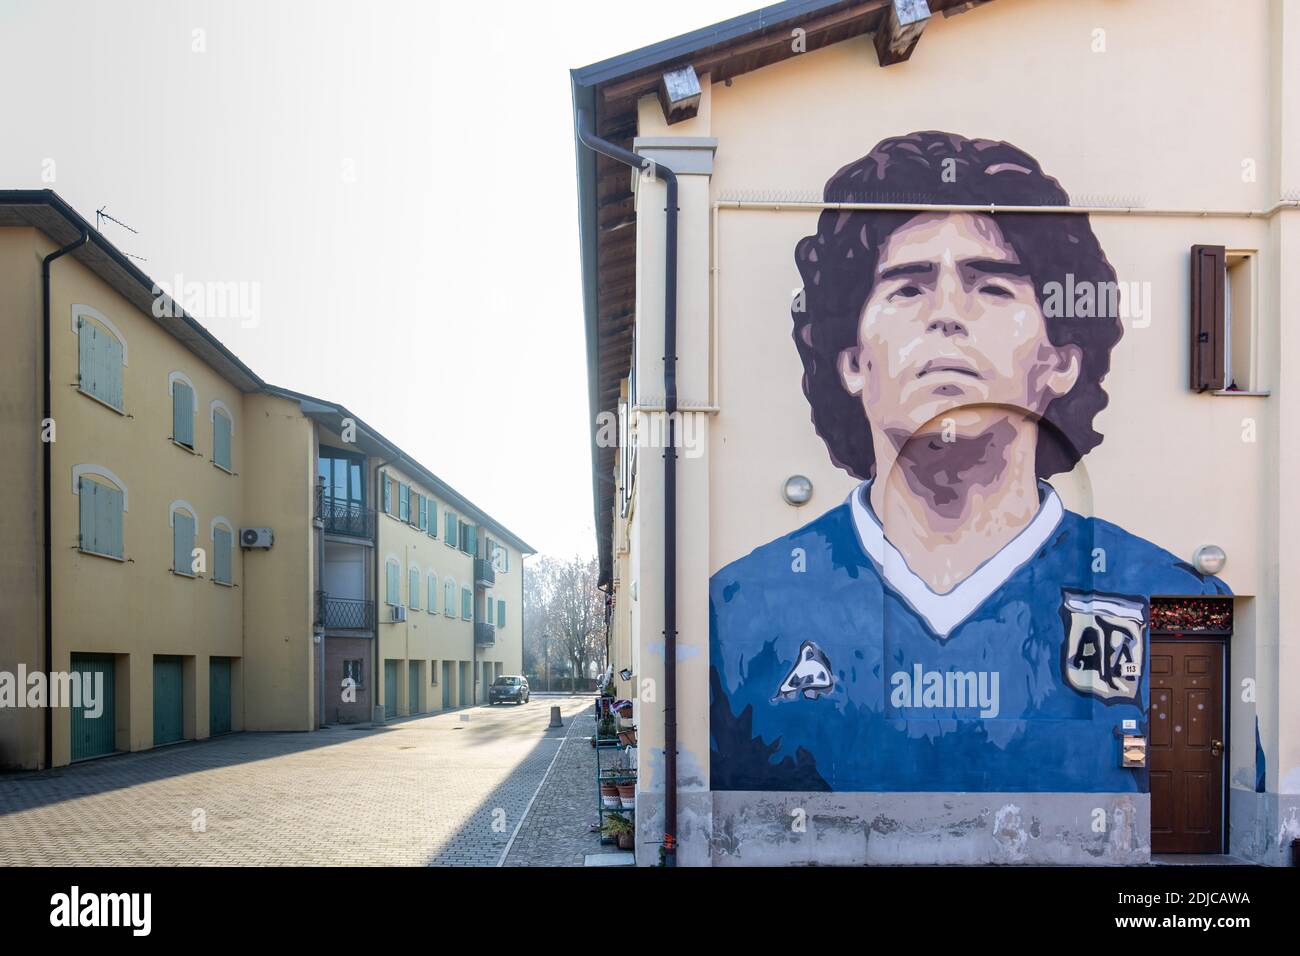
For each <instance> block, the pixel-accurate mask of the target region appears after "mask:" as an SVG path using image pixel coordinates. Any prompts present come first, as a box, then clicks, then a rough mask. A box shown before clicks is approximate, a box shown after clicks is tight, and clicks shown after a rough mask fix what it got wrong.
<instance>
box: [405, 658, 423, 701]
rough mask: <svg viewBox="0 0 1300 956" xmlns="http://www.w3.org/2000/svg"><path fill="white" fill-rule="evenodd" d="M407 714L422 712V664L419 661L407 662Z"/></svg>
mask: <svg viewBox="0 0 1300 956" xmlns="http://www.w3.org/2000/svg"><path fill="white" fill-rule="evenodd" d="M406 712H407V713H408V714H418V713H419V712H420V664H419V662H418V661H407V662H406Z"/></svg>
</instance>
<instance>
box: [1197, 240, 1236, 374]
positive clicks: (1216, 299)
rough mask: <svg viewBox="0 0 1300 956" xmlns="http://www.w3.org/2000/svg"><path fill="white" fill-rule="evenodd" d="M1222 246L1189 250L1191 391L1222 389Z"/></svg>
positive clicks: (1224, 268) (1224, 264)
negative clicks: (1190, 270)
mask: <svg viewBox="0 0 1300 956" xmlns="http://www.w3.org/2000/svg"><path fill="white" fill-rule="evenodd" d="M1226 274H1227V253H1226V251H1225V249H1224V247H1223V246H1192V388H1194V389H1196V390H1197V391H1198V392H1203V391H1205V390H1206V389H1211V388H1214V389H1218V388H1224V387H1225V386H1226V385H1227V382H1226V381H1225V380H1224V372H1225V370H1224V367H1223V349H1224V340H1225V329H1224V321H1225V320H1224V309H1223V306H1224V302H1223V297H1224V281H1225V276H1226Z"/></svg>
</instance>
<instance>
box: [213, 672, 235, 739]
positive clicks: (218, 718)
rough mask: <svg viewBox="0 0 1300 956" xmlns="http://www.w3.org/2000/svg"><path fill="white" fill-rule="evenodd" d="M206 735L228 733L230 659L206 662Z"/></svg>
mask: <svg viewBox="0 0 1300 956" xmlns="http://www.w3.org/2000/svg"><path fill="white" fill-rule="evenodd" d="M208 733H209V734H211V735H212V736H213V737H215V736H217V734H228V733H230V658H229V657H214V658H212V659H211V660H209V661H208Z"/></svg>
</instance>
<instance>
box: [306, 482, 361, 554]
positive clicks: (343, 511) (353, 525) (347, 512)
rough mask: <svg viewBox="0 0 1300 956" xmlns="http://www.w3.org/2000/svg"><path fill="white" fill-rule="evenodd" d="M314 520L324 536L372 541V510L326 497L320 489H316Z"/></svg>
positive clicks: (340, 499) (350, 502) (351, 502)
mask: <svg viewBox="0 0 1300 956" xmlns="http://www.w3.org/2000/svg"><path fill="white" fill-rule="evenodd" d="M316 518H317V520H319V521H320V523H321V528H323V529H324V531H325V533H326V534H341V535H345V536H347V537H349V538H364V539H365V540H367V541H372V540H374V537H375V509H374V508H367V507H365V506H364V505H362V504H360V503H359V502H356V501H347V500H344V499H342V498H329V497H326V496H325V494H324V492H323V491H322V489H320V488H317V489H316Z"/></svg>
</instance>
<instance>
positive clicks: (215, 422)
mask: <svg viewBox="0 0 1300 956" xmlns="http://www.w3.org/2000/svg"><path fill="white" fill-rule="evenodd" d="M212 460H213V461H215V462H216V463H217V464H218V465H220V466H221V467H222V468H224V469H226V470H227V471H233V470H234V469H233V468H231V465H230V419H229V418H227V417H226V415H225V413H224V412H214V413H213V415H212Z"/></svg>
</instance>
